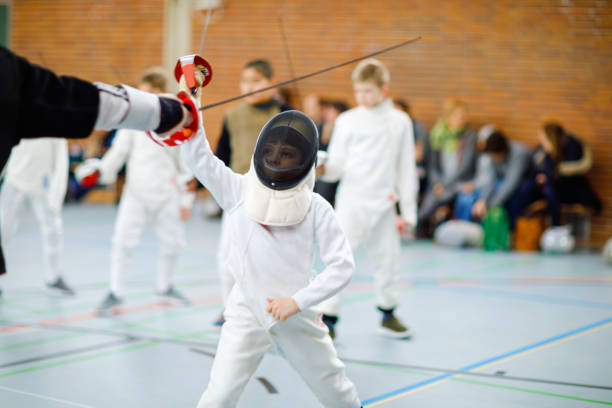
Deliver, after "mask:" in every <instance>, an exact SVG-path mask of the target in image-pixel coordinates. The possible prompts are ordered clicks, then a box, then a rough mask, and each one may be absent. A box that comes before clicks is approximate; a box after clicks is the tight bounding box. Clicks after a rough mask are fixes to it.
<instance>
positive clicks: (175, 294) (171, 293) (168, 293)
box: [157, 286, 191, 305]
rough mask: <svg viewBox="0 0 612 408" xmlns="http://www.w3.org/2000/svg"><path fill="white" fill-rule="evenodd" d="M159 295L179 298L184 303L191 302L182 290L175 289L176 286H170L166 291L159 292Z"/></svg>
mask: <svg viewBox="0 0 612 408" xmlns="http://www.w3.org/2000/svg"><path fill="white" fill-rule="evenodd" d="M157 295H158V296H161V297H163V298H165V299H167V300H178V301H179V302H181V303H183V304H184V305H190V304H191V302H190V301H189V299H187V298H186V297H185V296H184V295H183V294H182V293H181V292H179V291H178V290H176V289H174V286H170V287H169V288H168V289H167V290H166V291H165V292H158V293H157Z"/></svg>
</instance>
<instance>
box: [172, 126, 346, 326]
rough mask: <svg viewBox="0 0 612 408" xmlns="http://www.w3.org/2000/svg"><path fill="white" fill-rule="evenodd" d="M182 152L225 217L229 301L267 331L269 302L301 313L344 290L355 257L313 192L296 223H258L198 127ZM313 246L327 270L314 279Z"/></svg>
mask: <svg viewBox="0 0 612 408" xmlns="http://www.w3.org/2000/svg"><path fill="white" fill-rule="evenodd" d="M181 150H182V152H183V156H184V157H185V162H186V163H187V165H188V166H189V167H190V168H191V169H192V170H193V173H194V174H195V176H196V177H197V178H198V179H199V180H200V181H201V182H202V184H204V186H205V187H206V188H207V189H208V190H209V191H210V192H211V193H212V194H213V196H214V197H215V199H216V200H217V202H218V203H219V205H220V206H221V207H222V208H223V209H224V210H225V216H227V217H228V218H227V220H226V221H227V222H228V232H229V240H230V241H229V246H230V248H229V256H228V258H227V262H228V265H227V267H228V269H229V270H230V271H231V272H232V275H233V276H234V278H235V280H236V284H235V285H234V288H233V289H232V292H231V293H230V296H229V299H228V302H235V301H244V302H245V303H246V304H247V305H248V307H249V309H250V310H251V311H252V312H253V315H254V316H255V317H256V319H257V320H258V321H259V322H260V323H261V325H262V326H263V327H264V328H266V329H269V328H271V327H272V326H273V325H274V324H275V323H277V320H275V319H274V318H273V317H272V315H270V314H269V313H267V312H266V307H267V305H268V303H267V301H266V299H267V298H286V297H293V299H294V300H295V302H296V303H297V305H298V307H299V308H300V310H302V311H305V310H306V309H308V308H310V307H311V306H314V305H316V304H318V303H319V302H321V301H323V300H325V299H327V298H329V297H331V296H332V295H334V294H336V293H338V292H339V291H340V290H342V289H343V288H344V287H345V286H346V285H348V283H349V281H350V280H351V278H352V276H353V273H354V270H355V263H354V260H353V254H352V252H351V249H350V247H349V244H348V241H347V240H346V237H345V236H344V233H343V232H342V230H341V229H340V226H339V225H338V222H337V220H336V217H335V214H334V211H333V209H332V207H331V206H330V205H329V204H328V203H327V201H325V199H324V198H322V197H321V196H320V195H318V194H315V193H314V192H313V193H312V194H313V197H312V203H311V205H310V209H309V210H308V213H307V214H306V217H305V218H304V220H303V221H302V222H300V223H298V224H295V225H291V226H285V227H272V226H265V225H262V224H259V223H257V222H255V221H253V220H252V219H250V218H249V217H247V215H246V214H245V211H244V189H245V183H247V182H248V179H247V178H246V177H245V176H243V175H240V174H237V173H234V172H233V171H232V170H231V169H230V168H229V167H226V166H225V164H224V163H223V162H222V161H221V160H219V159H218V158H217V157H215V156H214V155H213V153H212V151H211V149H210V146H209V144H208V141H207V140H206V135H205V133H204V129H203V128H202V127H200V130H199V131H198V133H197V135H196V136H195V137H194V138H192V139H191V140H189V141H188V142H186V143H185V144H183V145H182V146H181ZM317 244H318V246H319V253H320V256H321V260H322V261H323V263H324V265H325V268H324V269H323V270H322V271H321V272H320V273H318V274H316V275H315V273H314V271H313V269H312V268H313V264H314V260H315V246H316V245H317Z"/></svg>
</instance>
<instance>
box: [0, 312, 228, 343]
mask: <svg viewBox="0 0 612 408" xmlns="http://www.w3.org/2000/svg"><path fill="white" fill-rule="evenodd" d="M218 306H219V304H209V305H201V306H194V308H197V310H195V309H192V310H188V311H181V312H180V313H173V316H172V317H173V318H174V317H176V316H178V317H182V316H185V315H190V314H198V313H200V312H202V311H203V310H207V309H209V308H213V307H218ZM166 317H168V316H167V315H162V316H154V317H152V318H151V317H147V318H145V319H141V320H139V321H136V322H118V323H115V324H112V325H110V326H108V327H105V328H104V329H103V330H117V329H129V328H140V325H144V324H145V323H151V322H154V321H156V320H161V319H163V318H166ZM0 321H6V320H0ZM6 322H8V321H6ZM31 327H32V328H34V329H36V328H38V327H37V326H31ZM142 329H143V330H146V329H147V327H146V326H142ZM94 330H95V329H94ZM210 330H211V331H215V330H214V329H210ZM149 331H155V332H162V333H164V334H170V335H172V336H179V338H180V336H182V334H177V333H172V332H170V331H161V330H157V329H150V330H149ZM200 332H201V331H199V332H197V333H200ZM92 334H93V335H101V336H104V335H106V334H104V333H103V332H99V333H95V332H92V333H75V334H67V335H61V336H53V337H47V338H43V339H39V340H30V341H25V342H19V343H13V344H8V345H4V346H0V350H11V349H17V348H22V347H28V346H35V345H38V344H44V343H51V342H54V341H61V340H67V339H74V338H78V337H81V336H88V335H92ZM191 334H192V333H187V336H189V335H191ZM134 335H135V336H138V334H134ZM194 337H197V336H194Z"/></svg>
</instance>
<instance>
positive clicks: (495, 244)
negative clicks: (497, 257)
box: [482, 206, 510, 251]
mask: <svg viewBox="0 0 612 408" xmlns="http://www.w3.org/2000/svg"><path fill="white" fill-rule="evenodd" d="M482 227H483V229H484V236H483V240H482V247H483V248H484V250H485V251H506V250H508V249H509V248H510V221H509V220H508V213H507V212H506V210H505V209H504V207H502V206H495V207H492V208H491V209H490V210H489V211H488V212H487V215H486V216H485V218H484V220H483V222H482Z"/></svg>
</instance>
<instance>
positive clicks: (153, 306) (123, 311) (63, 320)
mask: <svg viewBox="0 0 612 408" xmlns="http://www.w3.org/2000/svg"><path fill="white" fill-rule="evenodd" d="M220 302H221V298H220V297H219V296H214V297H210V298H202V299H196V300H193V301H191V304H192V305H194V306H200V305H208V304H214V303H220ZM179 306H182V304H181V303H179V302H168V303H150V304H147V305H139V306H131V307H120V308H116V309H115V310H113V312H112V313H111V314H112V315H113V316H119V315H129V314H135V313H140V312H149V311H152V310H163V309H174V308H176V307H179ZM98 317H100V314H98V313H97V312H90V313H84V314H78V315H73V316H66V317H59V318H56V319H50V320H43V321H40V322H38V323H34V324H32V325H23V324H20V325H15V326H8V327H3V328H0V334H8V333H14V332H18V331H21V330H26V329H29V328H30V327H32V326H42V327H51V326H57V325H62V324H67V323H75V322H82V321H85V320H92V319H97V318H98Z"/></svg>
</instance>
